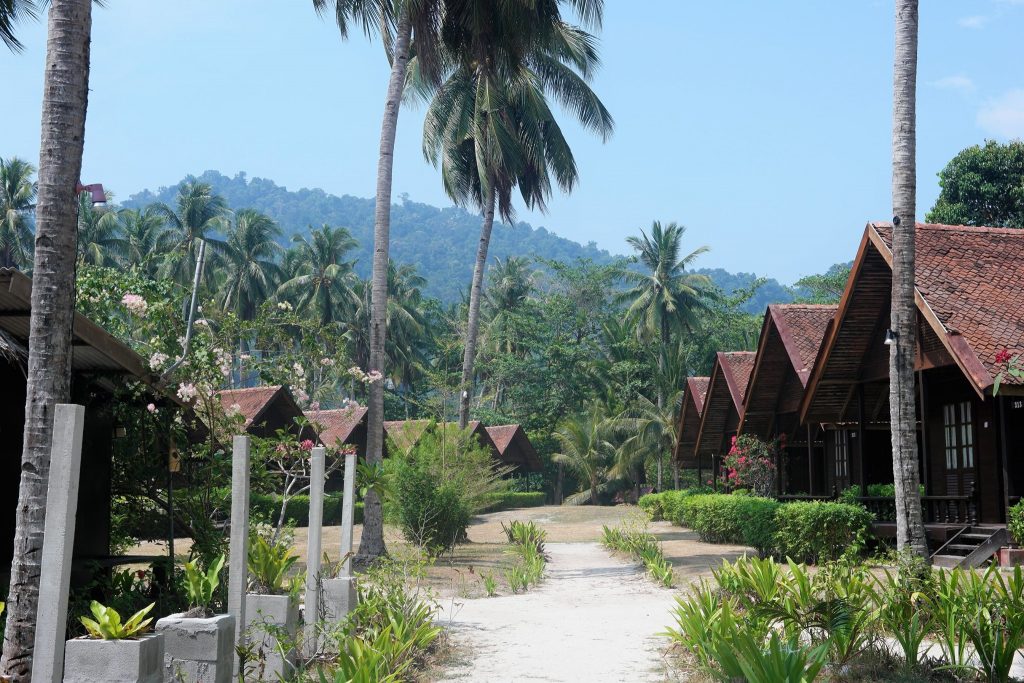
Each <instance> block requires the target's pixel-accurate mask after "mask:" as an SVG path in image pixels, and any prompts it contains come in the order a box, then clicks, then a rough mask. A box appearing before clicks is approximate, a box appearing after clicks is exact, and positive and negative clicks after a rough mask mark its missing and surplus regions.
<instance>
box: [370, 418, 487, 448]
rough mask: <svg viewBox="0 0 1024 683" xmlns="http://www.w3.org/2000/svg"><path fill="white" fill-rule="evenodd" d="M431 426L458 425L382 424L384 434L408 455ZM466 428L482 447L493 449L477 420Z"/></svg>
mask: <svg viewBox="0 0 1024 683" xmlns="http://www.w3.org/2000/svg"><path fill="white" fill-rule="evenodd" d="M431 424H436V425H437V427H438V428H442V429H458V424H456V423H455V422H442V423H439V424H438V423H435V422H434V421H433V420H388V421H386V422H384V434H385V435H386V436H387V438H389V439H391V441H392V442H393V443H394V444H395V446H397V447H398V448H399V449H401V451H402V452H403V453H409V452H410V451H411V450H412V449H413V448H414V447H415V446H416V444H418V443H419V442H420V439H422V438H423V435H424V434H426V432H427V428H428V427H429V426H430V425H431ZM466 428H467V429H468V430H469V431H470V433H472V434H474V435H476V437H477V438H478V439H480V442H481V443H482V444H483V445H484V446H487V447H488V448H492V449H494V442H493V441H492V440H491V435H490V434H488V433H487V430H486V429H485V428H484V426H483V424H482V423H481V422H480V421H479V420H470V421H469V423H467V425H466Z"/></svg>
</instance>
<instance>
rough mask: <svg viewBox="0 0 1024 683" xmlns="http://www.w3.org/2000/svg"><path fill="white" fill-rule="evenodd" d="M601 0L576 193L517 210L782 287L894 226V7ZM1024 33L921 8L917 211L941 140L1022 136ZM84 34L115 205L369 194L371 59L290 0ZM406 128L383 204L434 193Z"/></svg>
mask: <svg viewBox="0 0 1024 683" xmlns="http://www.w3.org/2000/svg"><path fill="white" fill-rule="evenodd" d="M605 5H606V7H605V17H604V25H603V28H602V29H601V31H600V46H601V56H602V62H603V66H602V69H601V71H600V72H599V73H598V74H597V76H596V77H595V79H594V82H593V87H594V89H595V90H596V91H597V93H598V94H599V95H600V96H601V98H602V99H603V101H604V102H605V104H606V105H607V107H608V108H609V110H610V111H611V112H612V115H613V116H614V117H615V121H616V130H615V133H614V135H613V136H612V137H611V139H609V140H608V141H607V142H606V143H602V142H601V141H600V140H599V139H597V138H595V137H593V136H591V135H590V134H589V133H587V132H586V131H583V130H582V129H580V128H579V127H577V126H575V125H573V124H571V123H570V121H571V119H570V118H568V117H563V118H562V120H563V128H564V130H565V132H566V135H567V137H568V139H569V141H570V143H571V145H572V147H573V150H574V152H575V155H576V160H577V163H578V166H579V169H580V183H579V185H578V187H577V188H576V189H575V190H574V191H573V193H572V194H571V195H568V196H566V195H563V194H557V195H556V196H554V197H553V198H552V199H551V201H550V203H549V209H548V212H547V213H546V214H540V213H534V212H529V211H526V210H524V209H523V208H522V205H521V202H520V204H519V207H520V208H519V211H518V218H519V219H520V220H524V221H527V222H530V223H532V224H533V225H534V226H544V227H546V228H548V229H549V230H551V231H552V232H555V233H556V234H559V235H562V236H564V237H567V238H570V239H574V240H577V241H580V242H583V243H586V242H591V241H592V242H595V243H596V244H597V245H598V246H599V247H601V248H604V249H608V250H609V251H611V252H613V253H627V252H628V247H627V246H626V244H625V238H626V237H627V236H628V235H632V234H637V233H638V231H639V230H640V229H642V228H649V226H650V224H651V222H652V221H654V220H660V221H662V222H668V221H675V222H678V223H680V224H682V225H685V226H686V227H687V233H686V240H687V242H686V246H687V247H689V248H691V249H692V248H696V247H698V246H701V245H706V246H708V247H710V252H709V253H708V254H707V255H705V256H702V257H701V259H700V260H699V261H698V265H701V266H706V267H722V268H726V269H728V270H731V271H734V272H735V271H745V272H755V273H757V274H759V275H767V276H770V277H775V278H778V279H779V280H781V281H783V282H786V283H790V282H793V281H794V280H796V279H797V278H799V277H801V276H803V275H807V274H811V273H815V272H821V271H824V270H825V269H826V268H828V267H829V266H830V265H831V264H833V263H836V262H845V261H849V260H851V259H852V258H853V257H854V255H855V251H856V247H857V244H858V243H859V240H860V236H861V234H862V232H863V228H864V225H865V223H866V222H867V221H869V220H887V219H888V218H889V217H890V216H891V214H892V210H891V208H890V207H891V195H890V179H891V157H890V144H891V98H892V53H893V2H892V0H846V1H844V2H823V1H821V0H801V1H797V0H777V1H776V2H760V1H754V0H746V1H744V0H731V1H720V2H710V1H708V0H703V1H701V2H697V1H695V0H646V1H645V2H644V3H633V2H625V1H624V0H607V2H606V3H605ZM638 7H643V8H644V9H645V10H646V12H644V13H639V12H637V8H638ZM1022 28H1024V0H926V1H925V2H922V3H921V19H920V55H919V69H918V218H919V219H921V218H922V217H923V216H924V213H925V212H926V211H927V210H928V209H929V208H930V207H931V206H932V204H933V203H934V201H935V198H936V196H937V195H938V191H939V187H938V181H937V178H936V173H937V172H938V171H939V170H940V169H941V168H942V167H943V166H944V165H945V164H946V163H947V162H948V161H949V159H951V158H952V157H953V156H954V155H955V154H956V153H957V152H958V151H959V150H961V149H963V148H964V147H968V146H970V145H973V144H978V143H981V142H983V141H984V140H985V139H986V138H991V139H997V140H1001V141H1005V140H1009V139H1012V138H1015V137H1024V70H1021V68H1020V66H1021V59H1020V53H1019V49H1020V35H1021V32H1022ZM92 35H93V43H92V45H93V47H92V68H91V74H90V93H89V110H88V116H87V122H86V138H85V159H84V168H83V178H82V180H83V181H84V182H86V183H94V182H101V183H103V184H104V186H105V187H106V188H107V189H108V190H111V191H113V192H114V194H115V195H116V197H119V198H127V197H128V196H129V195H131V194H133V193H135V192H138V191H139V190H142V189H147V188H148V189H156V188H157V187H159V186H165V185H172V184H174V183H176V182H177V181H179V180H180V179H181V178H182V177H184V176H185V175H187V174H199V173H202V172H203V171H204V170H207V169H216V170H218V171H221V172H223V173H225V174H228V175H234V174H235V173H237V172H239V171H245V172H246V173H247V174H248V175H249V176H250V177H264V178H269V179H271V180H274V181H275V182H277V183H278V184H280V185H284V186H286V187H288V188H289V189H293V190H295V189H299V188H301V187H318V188H322V189H324V190H325V191H327V192H331V193H334V194H351V195H356V196H361V197H372V196H373V195H374V189H375V178H376V165H377V152H378V145H379V135H380V116H381V112H382V107H383V101H384V94H385V90H386V86H387V76H388V66H387V61H386V59H385V56H384V52H383V49H382V47H381V46H380V44H379V43H378V42H372V41H370V40H367V39H366V38H365V37H364V36H362V35H361V34H360V33H358V32H356V33H354V34H353V35H351V36H350V38H349V39H348V41H345V42H343V41H342V40H341V39H340V38H339V35H338V32H337V29H336V27H335V26H334V25H333V23H332V22H331V21H330V20H328V19H321V18H319V17H317V15H316V14H315V12H314V11H313V9H312V3H311V2H309V1H308V0H289V1H287V2H280V1H278V2H270V1H269V0H175V1H174V2H157V1H156V0H107V2H105V7H102V8H99V7H97V8H95V9H94V11H93V34H92ZM19 36H20V38H21V39H22V42H23V43H25V50H24V52H22V53H21V54H11V53H9V52H8V51H7V50H6V49H4V48H3V46H0V79H2V82H3V84H4V85H3V90H2V93H3V94H2V95H0V156H2V157H9V156H21V157H23V158H26V159H30V160H33V161H35V160H37V159H38V150H39V120H40V107H41V102H42V74H43V63H44V56H45V38H46V36H45V21H39V22H29V23H25V24H22V25H21V26H20V31H19ZM422 124H423V106H422V105H419V106H408V107H403V109H402V112H401V116H400V125H399V135H398V142H397V148H396V161H395V173H394V196H395V197H396V198H397V197H398V196H399V195H401V194H403V193H407V194H408V195H409V198H410V199H412V200H414V201H420V202H425V203H429V204H434V205H437V206H448V205H450V201H449V200H448V199H447V198H446V196H445V194H444V192H443V189H442V186H441V180H440V173H439V172H438V171H437V170H436V169H435V168H433V167H432V166H431V165H430V164H429V163H427V162H426V161H424V159H423V155H422V152H421V151H420V140H421V131H422ZM238 208H240V207H238ZM426 275H427V276H428V277H429V273H427V274H426Z"/></svg>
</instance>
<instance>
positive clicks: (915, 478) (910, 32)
mask: <svg viewBox="0 0 1024 683" xmlns="http://www.w3.org/2000/svg"><path fill="white" fill-rule="evenodd" d="M917 17H918V13H917V0H897V1H896V58H895V66H894V68H893V112H892V207H893V209H892V211H893V216H894V218H893V224H894V225H893V235H892V253H893V263H892V305H891V322H890V326H891V329H892V330H893V331H894V332H895V333H896V343H895V344H892V345H890V346H889V413H890V415H891V417H890V420H891V423H892V471H893V480H894V482H895V485H896V543H897V548H898V549H899V550H900V551H901V552H907V553H912V554H914V555H917V556H919V557H921V558H923V559H924V560H925V561H927V560H928V542H927V539H926V538H925V531H924V518H923V515H922V511H921V492H920V488H919V487H920V482H921V478H920V474H919V472H918V465H917V428H916V423H915V420H916V418H915V413H916V411H915V395H914V394H915V384H914V361H915V358H914V356H915V350H916V349H917V306H916V304H915V301H914V249H915V244H914V241H915V240H914V238H915V229H916V228H915V226H916V208H917V207H916V203H917V177H916V174H917V162H916V154H917Z"/></svg>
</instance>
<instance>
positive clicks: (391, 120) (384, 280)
mask: <svg viewBox="0 0 1024 683" xmlns="http://www.w3.org/2000/svg"><path fill="white" fill-rule="evenodd" d="M411 37H412V20H411V18H410V16H409V11H408V10H407V9H406V10H403V12H402V14H401V17H400V18H399V20H398V29H397V32H396V35H395V49H394V53H393V54H394V62H393V63H392V65H391V78H390V79H389V81H388V94H387V100H386V101H385V102H384V119H383V121H382V123H381V131H380V158H379V160H378V162H377V200H376V201H377V204H376V211H375V214H374V225H373V274H372V276H371V288H372V293H371V299H370V359H369V367H368V368H367V370H368V371H373V370H377V371H378V372H380V373H381V374H383V373H384V360H385V359H384V339H385V335H386V334H387V306H388V251H389V248H390V240H391V235H390V232H391V175H392V170H393V167H394V157H395V134H396V132H397V130H398V111H399V108H400V106H401V104H402V88H403V86H404V84H405V72H406V65H407V64H408V62H409V43H410V39H411ZM369 393H370V400H369V402H368V411H367V416H366V425H367V431H366V461H367V462H368V463H369V464H371V465H375V464H377V463H380V462H381V461H382V460H383V459H384V381H383V380H381V381H377V382H372V383H371V384H370V387H369ZM364 503H365V509H364V511H363V535H362V538H361V539H360V541H359V553H358V555H357V560H358V561H359V562H362V563H366V562H369V561H372V560H374V559H376V558H378V557H380V556H381V555H384V554H385V553H386V552H387V549H386V548H385V547H384V518H383V511H382V510H381V501H380V498H379V497H378V496H377V492H376V491H374V490H372V489H371V490H369V491H367V493H366V500H365V501H364Z"/></svg>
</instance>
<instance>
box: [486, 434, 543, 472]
mask: <svg viewBox="0 0 1024 683" xmlns="http://www.w3.org/2000/svg"><path fill="white" fill-rule="evenodd" d="M486 429H487V434H489V435H490V439H491V441H492V442H493V443H494V447H495V449H496V450H497V452H498V457H499V459H500V460H501V462H502V463H503V464H505V465H514V466H516V467H517V468H519V469H521V470H525V471H528V472H539V471H541V470H542V469H544V464H543V463H542V462H541V460H540V456H539V455H537V450H536V449H535V448H534V447H533V443H532V442H531V441H530V437H529V436H527V435H526V431H525V430H524V429H523V428H522V426H520V425H499V426H496V427H487V428H486Z"/></svg>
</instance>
